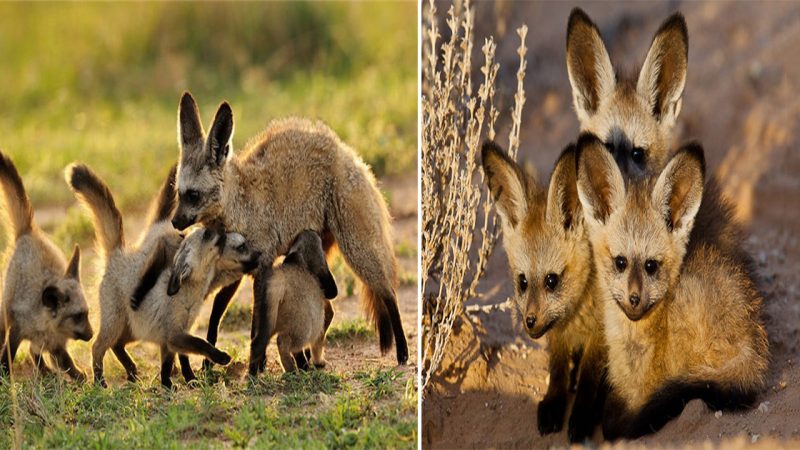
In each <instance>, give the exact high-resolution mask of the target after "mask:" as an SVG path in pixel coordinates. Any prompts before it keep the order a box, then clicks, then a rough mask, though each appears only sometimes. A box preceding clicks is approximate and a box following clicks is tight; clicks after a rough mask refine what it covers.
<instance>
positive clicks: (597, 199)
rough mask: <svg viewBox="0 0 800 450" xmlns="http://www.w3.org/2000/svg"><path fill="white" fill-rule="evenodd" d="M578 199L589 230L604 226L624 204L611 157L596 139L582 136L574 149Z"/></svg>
mask: <svg viewBox="0 0 800 450" xmlns="http://www.w3.org/2000/svg"><path fill="white" fill-rule="evenodd" d="M576 148H577V155H576V158H577V168H578V171H577V185H578V198H580V201H581V206H582V207H583V211H584V213H583V217H584V220H586V223H587V224H589V225H590V226H592V227H599V226H602V225H603V224H605V222H606V220H608V217H609V216H611V214H612V213H613V212H614V211H616V210H618V209H619V208H621V207H622V206H623V203H624V202H625V181H624V180H623V179H622V173H621V172H620V171H619V167H617V163H616V162H614V158H613V157H612V156H611V153H609V152H608V150H606V149H605V146H603V143H602V142H601V141H600V139H598V138H597V137H596V136H594V135H592V134H588V133H584V134H582V135H581V137H580V138H579V139H578V145H577V147H576Z"/></svg>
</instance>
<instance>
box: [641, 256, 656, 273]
mask: <svg viewBox="0 0 800 450" xmlns="http://www.w3.org/2000/svg"><path fill="white" fill-rule="evenodd" d="M644 270H645V272H647V274H648V275H655V273H656V272H658V261H656V260H654V259H648V260H647V261H645V262H644Z"/></svg>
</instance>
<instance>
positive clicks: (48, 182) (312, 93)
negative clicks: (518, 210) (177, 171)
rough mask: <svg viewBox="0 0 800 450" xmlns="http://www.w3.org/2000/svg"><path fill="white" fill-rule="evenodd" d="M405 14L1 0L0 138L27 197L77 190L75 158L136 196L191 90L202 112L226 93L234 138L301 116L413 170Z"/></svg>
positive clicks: (394, 9) (384, 162)
mask: <svg viewBox="0 0 800 450" xmlns="http://www.w3.org/2000/svg"><path fill="white" fill-rule="evenodd" d="M415 25H416V5H415V4H414V3H380V4H376V3H373V4H361V3H281V4H273V3H269V4H262V3H258V4H256V3H246V4H230V3H226V4H214V3H203V4H188V3H179V4H178V3H168V4H165V3H134V4H130V3H129V4H60V3H59V4H55V3H45V4H0V85H1V86H3V88H2V89H0V110H2V113H0V149H2V150H3V151H5V152H7V153H9V154H10V155H11V157H12V158H13V159H14V161H15V163H16V164H17V166H18V168H19V170H20V172H21V173H22V176H23V179H24V182H25V185H26V187H27V189H28V192H29V195H30V196H31V198H32V200H33V202H34V207H35V208H37V211H38V210H41V209H44V210H47V209H48V208H51V207H61V208H62V211H63V206H64V205H70V204H73V203H74V200H73V197H72V195H71V193H70V192H69V190H68V188H67V186H66V184H65V183H64V181H63V175H62V171H63V169H64V167H65V165H66V164H68V163H69V162H72V161H76V160H79V161H83V162H85V163H87V164H89V165H90V166H92V167H93V168H94V169H95V170H96V171H97V172H98V173H99V174H100V175H101V176H102V177H103V178H104V179H105V180H106V181H107V182H108V183H109V185H110V186H111V189H112V191H113V192H114V194H115V195H116V197H117V201H118V203H120V206H121V208H122V209H123V211H127V212H130V211H131V210H134V211H136V210H139V209H141V208H144V207H146V205H147V203H148V201H149V199H150V197H151V196H152V194H153V193H154V192H155V191H156V189H157V186H158V184H159V183H160V182H161V181H162V178H163V176H164V175H165V174H166V172H167V170H168V167H169V165H170V164H172V163H173V162H174V161H176V160H177V156H178V147H177V138H176V128H175V127H176V125H175V123H176V111H177V105H178V100H179V98H180V95H181V93H182V92H183V91H184V90H186V89H188V90H191V92H192V93H193V94H194V96H195V98H196V99H197V101H198V103H199V105H200V112H201V115H202V117H203V122H204V125H205V126H206V127H207V126H208V124H209V122H210V120H211V118H212V117H213V114H214V112H215V110H216V107H217V105H218V104H219V102H220V101H222V100H223V99H226V100H228V101H229V102H230V103H231V105H232V107H233V110H234V114H235V120H236V132H235V136H234V148H235V149H237V150H239V149H241V148H242V146H243V145H244V143H245V142H246V141H247V139H248V138H249V137H251V136H253V135H254V134H256V133H257V132H258V131H260V130H261V129H262V128H263V127H264V126H265V125H266V123H267V122H268V121H269V120H270V119H273V118H277V117H282V116H287V115H302V116H307V117H313V118H318V119H321V120H323V121H325V122H327V123H328V124H329V125H330V126H331V127H332V128H333V129H334V130H335V131H336V132H337V133H339V135H340V136H341V137H342V139H344V140H345V141H346V142H348V143H349V144H350V145H352V146H353V147H354V148H355V149H356V150H357V151H358V152H359V153H360V154H361V155H362V156H363V157H364V159H365V160H366V161H367V162H368V163H370V164H371V165H372V167H373V169H374V170H375V172H376V174H377V175H378V176H379V177H381V176H392V175H399V174H405V173H408V174H411V173H415V171H416V142H417V78H416V71H417V63H416V61H417V53H416V46H417V36H416V26H415ZM71 209H72V210H71V211H70V212H69V217H73V218H74V220H76V221H79V222H80V221H81V219H80V218H81V217H82V216H83V215H82V214H80V213H78V211H77V207H73V208H71ZM44 215H46V213H44ZM63 226H64V227H70V226H74V227H77V228H79V229H77V230H72V231H69V230H61V231H62V232H64V233H65V234H72V233H73V231H74V232H76V233H81V231H82V229H83V231H84V232H87V233H89V234H91V228H88V229H85V226H84V225H82V224H81V223H78V224H73V225H70V224H69V223H66V224H64V225H63ZM62 244H66V243H65V242H62Z"/></svg>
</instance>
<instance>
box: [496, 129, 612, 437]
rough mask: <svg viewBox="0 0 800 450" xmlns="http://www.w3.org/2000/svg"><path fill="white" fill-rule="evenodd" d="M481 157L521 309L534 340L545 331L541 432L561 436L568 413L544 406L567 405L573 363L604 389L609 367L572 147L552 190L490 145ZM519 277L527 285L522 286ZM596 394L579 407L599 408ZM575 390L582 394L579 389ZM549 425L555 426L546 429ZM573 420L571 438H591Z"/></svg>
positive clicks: (558, 165)
mask: <svg viewBox="0 0 800 450" xmlns="http://www.w3.org/2000/svg"><path fill="white" fill-rule="evenodd" d="M482 155H483V167H484V171H485V172H486V174H487V179H488V182H489V187H490V190H491V192H492V195H493V197H494V199H495V201H496V206H497V211H498V213H499V214H500V216H501V224H502V229H503V247H504V248H505V250H506V254H507V255H508V262H509V268H510V272H511V279H512V282H513V283H514V285H515V292H516V295H515V297H514V300H515V304H516V306H517V311H518V312H519V315H520V316H521V320H522V323H523V327H524V328H526V330H527V333H528V334H529V335H530V336H531V337H532V338H534V339H536V338H539V337H541V336H542V334H544V333H547V339H548V350H549V351H550V386H549V387H548V392H547V394H546V395H545V398H544V400H543V401H542V403H541V405H540V408H539V412H540V414H539V429H540V431H541V432H542V433H546V432H552V431H557V429H560V427H561V423H562V421H563V411H562V412H561V414H562V416H561V417H555V418H552V419H545V417H546V416H548V415H550V414H552V413H551V412H548V411H546V409H547V407H546V406H545V405H548V404H552V403H554V402H560V401H564V400H565V399H566V393H567V390H568V388H569V386H568V384H569V378H570V373H569V372H570V371H569V365H570V363H571V362H572V361H573V359H574V358H576V357H577V358H578V360H579V361H580V366H581V368H580V371H581V372H580V373H581V375H580V377H581V378H583V379H584V380H582V381H586V382H587V383H589V382H591V383H599V380H600V379H601V378H602V370H603V366H604V364H605V362H604V361H605V343H604V342H603V332H602V320H601V316H600V310H599V306H598V305H596V304H595V298H596V296H595V293H594V276H593V267H592V263H591V249H590V246H589V241H588V238H587V236H586V233H585V229H584V225H583V218H582V213H581V209H580V204H579V203H578V198H577V190H576V185H575V155H574V148H572V147H570V148H568V149H567V150H566V151H565V152H564V153H563V154H562V156H561V157H560V158H559V160H558V162H557V163H556V167H555V169H554V171H553V175H552V176H551V179H550V187H549V189H548V191H545V190H544V189H543V188H542V187H539V186H538V185H537V184H536V182H535V181H534V179H533V178H532V177H530V176H527V175H525V174H524V173H523V172H522V170H521V169H520V168H519V166H517V165H516V163H514V162H513V161H511V160H510V159H509V158H508V157H507V156H506V155H505V152H503V151H502V150H500V149H499V148H498V147H495V146H493V144H485V145H484V150H483V153H482ZM548 274H556V275H558V279H559V281H558V285H557V287H556V288H555V289H554V290H552V291H551V290H550V289H549V288H547V286H546V277H547V276H548ZM521 277H524V278H525V280H526V284H527V287H525V288H523V285H521ZM531 317H534V318H535V324H534V326H533V327H530V326H528V325H527V324H526V319H528V318H531ZM548 330H549V331H548ZM574 370H575V371H578V370H579V368H578V367H576V368H575V369H574ZM580 382H581V381H579V383H580ZM596 388H597V385H596V384H595V385H593V386H590V392H589V394H588V395H589V397H590V398H589V399H581V401H582V402H584V401H585V402H588V403H583V404H580V405H579V406H578V407H577V408H578V409H582V408H594V403H593V402H594V394H595V392H594V389H596ZM578 392H579V393H578V395H579V396H580V395H581V390H580V388H579V389H578ZM576 401H577V400H576ZM583 412H584V411H583V410H581V411H579V412H578V414H580V413H583ZM574 417H576V415H575V414H573V418H574ZM544 420H554V421H555V422H554V423H551V424H546V423H544V422H543V421H544ZM573 420H577V419H571V420H570V437H571V438H574V439H576V440H581V439H583V438H585V437H586V433H588V434H591V430H592V428H591V427H593V423H590V424H584V425H582V426H589V427H590V428H589V429H583V430H580V431H579V430H575V429H573V428H575V427H577V426H579V425H578V424H577V423H573ZM549 426H552V427H557V429H554V428H549Z"/></svg>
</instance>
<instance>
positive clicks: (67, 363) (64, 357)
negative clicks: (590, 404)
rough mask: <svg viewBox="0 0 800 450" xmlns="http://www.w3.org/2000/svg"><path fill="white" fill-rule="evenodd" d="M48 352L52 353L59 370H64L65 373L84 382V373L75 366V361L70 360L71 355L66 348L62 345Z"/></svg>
mask: <svg viewBox="0 0 800 450" xmlns="http://www.w3.org/2000/svg"><path fill="white" fill-rule="evenodd" d="M50 354H52V355H53V357H55V359H56V365H58V368H59V369H61V370H65V371H66V372H67V375H69V377H70V378H72V379H73V380H75V381H80V382H84V381H86V374H84V373H83V372H81V370H80V369H78V368H77V367H75V363H74V362H73V361H72V357H71V356H69V353H68V352H67V349H65V348H64V347H58V348H56V349H55V350H53V351H51V352H50Z"/></svg>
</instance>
